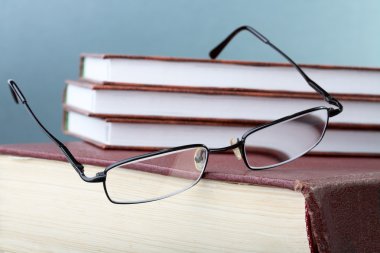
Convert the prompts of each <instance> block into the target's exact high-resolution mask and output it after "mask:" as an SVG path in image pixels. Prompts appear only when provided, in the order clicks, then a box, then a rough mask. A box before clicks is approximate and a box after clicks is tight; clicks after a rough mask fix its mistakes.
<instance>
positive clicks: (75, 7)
mask: <svg viewBox="0 0 380 253" xmlns="http://www.w3.org/2000/svg"><path fill="white" fill-rule="evenodd" d="M379 13H380V2H379V1H377V0H373V1H369V0H367V1H353V0H335V1H329V0H319V1H305V0H293V1H289V0H266V1H253V0H249V1H242V0H234V1H220V0H188V1H184V0H160V1H154V0H151V1H148V0H139V1H137V0H136V1H127V0H118V1H117V0H109V1H105V0H104V1H100V0H96V1H95V0H77V1H74V0H33V1H30V0H0V38H1V40H0V53H1V56H0V84H1V85H0V108H1V112H0V120H1V124H0V132H1V137H0V143H17V142H35V141H46V140H47V139H46V137H45V136H44V135H42V134H41V133H40V131H39V130H38V128H37V127H35V125H34V123H33V122H32V121H31V120H30V119H29V118H28V116H27V114H26V113H25V111H24V110H23V108H20V107H18V106H16V105H14V104H13V103H12V101H11V98H10V96H9V94H8V90H7V87H6V85H5V84H6V80H7V79H8V78H13V79H15V80H16V81H17V82H18V83H19V85H20V86H22V88H23V90H24V93H25V94H26V95H27V97H28V98H29V101H30V102H31V105H32V107H33V108H34V109H35V111H36V112H37V113H38V115H39V116H40V117H41V119H42V120H43V122H45V123H46V125H47V127H48V128H49V129H51V131H52V132H53V133H54V134H57V135H58V137H60V138H62V139H63V140H72V139H73V138H70V137H67V136H64V135H63V134H62V131H61V117H62V116H61V115H62V112H61V96H62V91H63V87H64V86H63V84H64V80H65V79H75V78H77V77H78V65H79V61H78V60H79V54H80V53H81V52H92V53H125V54H137V55H163V56H178V57H207V53H208V51H209V49H211V48H212V47H213V46H214V45H216V44H217V43H218V42H219V41H220V40H221V39H223V38H224V36H226V35H227V34H228V33H229V32H231V31H232V30H233V29H234V28H236V27H237V26H240V25H242V24H249V25H251V26H253V27H255V28H257V29H258V30H259V31H261V32H262V33H263V34H265V35H266V36H267V37H268V38H270V39H271V41H272V42H274V43H275V44H276V45H277V46H278V47H280V48H281V49H283V50H284V51H285V52H286V53H287V54H289V55H290V56H291V57H292V58H294V59H295V60H296V61H297V62H300V63H316V64H334V65H360V66H375V67H380V32H379V31H380V29H379V27H380V15H379ZM222 58H228V59H242V60H263V61H277V60H278V58H277V57H276V56H275V54H273V53H272V52H270V50H268V49H267V48H265V47H264V46H263V45H260V43H258V42H256V41H255V40H254V39H252V38H251V36H249V34H248V33H246V34H241V35H240V36H239V37H238V38H237V40H236V41H235V42H233V43H232V45H231V46H230V47H228V49H227V50H226V51H225V53H224V54H223V55H222Z"/></svg>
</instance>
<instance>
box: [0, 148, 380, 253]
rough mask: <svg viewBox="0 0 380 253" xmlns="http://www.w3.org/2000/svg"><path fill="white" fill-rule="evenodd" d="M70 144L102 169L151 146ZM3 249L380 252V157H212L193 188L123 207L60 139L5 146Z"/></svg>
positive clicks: (1, 167) (0, 163)
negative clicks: (258, 162) (270, 164)
mask: <svg viewBox="0 0 380 253" xmlns="http://www.w3.org/2000/svg"><path fill="white" fill-rule="evenodd" d="M67 146H68V147H69V149H70V150H71V151H72V153H73V154H74V155H75V156H76V157H77V158H78V160H79V161H80V162H81V163H83V164H86V171H90V173H96V172H98V171H101V170H102V168H104V166H107V165H109V164H111V163H113V162H115V161H117V160H120V159H124V158H128V157H131V156H134V155H137V154H141V151H134V150H129V151H121V150H117V151H115V150H101V149H98V148H96V147H94V146H92V145H88V144H85V143H82V142H72V143H68V144H67ZM0 153H1V156H0V180H1V184H0V189H1V190H0V200H1V203H2V204H1V205H0V238H1V240H0V241H1V243H0V250H2V251H20V248H22V250H23V251H39V252H49V251H52V250H57V249H59V250H60V251H63V252H68V251H75V252H82V251H86V252H99V251H107V252H120V251H123V252H136V251H138V252H141V251H144V252H163V251H164V252H185V251H186V252H188V251H190V252H194V251H196V252H221V251H222V252H378V251H380V242H379V240H377V239H378V238H379V237H380V230H379V229H378V228H379V226H380V209H379V198H378V193H379V191H380V172H379V167H378V166H379V159H378V158H358V157H345V158H342V157H334V158H326V157H302V158H300V159H297V160H295V161H293V162H292V163H289V164H287V165H284V166H281V167H277V168H273V169H270V170H264V171H251V170H249V169H247V168H246V167H245V166H244V164H243V163H241V162H239V161H236V159H235V157H234V156H233V155H232V154H227V153H226V154H213V155H212V156H210V161H209V165H208V168H207V170H206V174H205V177H204V178H203V179H202V180H201V182H200V183H199V184H198V185H196V186H194V187H193V188H192V189H190V190H189V191H186V192H184V193H182V194H179V195H176V196H174V197H171V198H168V199H165V200H161V201H157V202H152V203H149V204H140V205H114V204H112V203H110V202H108V200H107V199H106V197H105V195H104V192H103V189H102V186H101V185H100V184H87V183H84V182H82V181H80V180H78V176H77V174H76V173H75V171H74V170H73V169H72V168H71V167H70V165H69V164H68V163H63V162H60V161H64V160H65V157H64V156H63V154H61V153H60V152H59V151H58V150H57V149H56V147H55V146H54V145H53V144H46V143H43V144H13V145H1V146H0Z"/></svg>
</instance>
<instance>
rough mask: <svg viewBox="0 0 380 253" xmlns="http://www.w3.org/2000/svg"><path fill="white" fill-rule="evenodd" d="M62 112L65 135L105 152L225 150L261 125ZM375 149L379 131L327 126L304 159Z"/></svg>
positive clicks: (72, 109)
mask: <svg viewBox="0 0 380 253" xmlns="http://www.w3.org/2000/svg"><path fill="white" fill-rule="evenodd" d="M64 109H65V111H64V119H63V129H64V132H65V133H66V134H69V135H73V136H75V137H79V138H81V139H83V140H86V141H88V142H90V143H93V144H95V145H96V146H98V147H102V148H105V149H130V148H134V149H135V148H139V149H157V148H162V147H174V146H180V145H186V144H195V143H202V144H205V145H207V146H208V147H210V148H219V147H225V146H228V145H229V142H230V140H231V138H240V137H241V136H242V135H243V134H244V133H245V132H246V131H248V130H249V129H251V128H253V127H255V126H258V125H259V124H264V123H266V122H265V121H257V120H231V119H217V120H213V119H207V120H206V119H202V118H179V117H141V116H125V117H104V116H103V115H97V114H93V113H91V112H87V111H84V110H81V109H78V108H75V107H72V106H67V105H64ZM269 138H272V139H269ZM273 138H274V139H273ZM276 138H277V136H270V137H268V142H269V143H270V142H274V143H275V142H276ZM379 143H380V129H379V127H378V126H371V125H347V124H338V123H336V124H334V123H331V124H329V126H328V129H327V131H326V133H325V136H324V138H323V139H322V141H321V143H319V145H317V146H316V147H315V148H314V149H313V150H312V151H311V152H310V153H309V154H314V155H360V156H380V145H379Z"/></svg>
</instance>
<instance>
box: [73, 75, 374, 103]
mask: <svg viewBox="0 0 380 253" xmlns="http://www.w3.org/2000/svg"><path fill="white" fill-rule="evenodd" d="M66 83H67V84H70V85H76V86H81V87H86V88H89V89H93V90H134V91H155V92H174V93H193V94H206V95H231V96H250V97H274V98H295V99H297V98H299V99H313V100H315V99H321V96H320V95H319V94H318V93H316V92H294V91H287V90H282V91H280V90H260V89H247V88H232V87H195V86H181V85H176V86H171V85H151V84H136V83H117V82H108V81H104V82H97V81H93V80H86V79H80V80H76V81H74V80H66ZM331 95H333V96H335V97H336V98H338V99H340V100H347V101H360V102H361V101H363V102H380V95H371V94H344V93H339V94H335V93H331Z"/></svg>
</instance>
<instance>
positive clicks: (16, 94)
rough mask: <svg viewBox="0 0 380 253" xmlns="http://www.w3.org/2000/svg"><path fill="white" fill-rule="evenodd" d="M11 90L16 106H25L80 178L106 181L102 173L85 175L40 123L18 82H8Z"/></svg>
mask: <svg viewBox="0 0 380 253" xmlns="http://www.w3.org/2000/svg"><path fill="white" fill-rule="evenodd" d="M8 84H9V88H10V91H11V94H12V97H13V99H14V101H15V102H16V104H19V103H20V102H21V103H22V104H24V106H25V107H26V109H27V111H28V112H29V114H30V115H31V116H32V118H33V119H34V120H35V122H36V123H37V124H38V125H39V126H40V128H41V129H42V130H43V132H44V133H45V134H46V135H47V136H48V137H49V138H50V139H51V140H52V141H53V142H54V143H55V144H56V145H57V146H58V147H59V148H60V149H61V151H62V153H63V154H64V155H65V157H66V160H67V161H68V162H69V163H70V164H71V165H72V166H73V167H74V169H75V171H76V172H77V173H78V174H79V176H80V177H81V178H82V179H83V180H84V181H86V182H89V183H94V182H102V181H104V175H103V174H102V172H100V173H98V174H96V176H94V177H87V176H86V175H85V174H84V166H83V165H82V164H81V163H80V162H78V161H77V160H76V159H75V157H74V155H73V154H72V153H71V152H70V150H69V149H68V148H67V147H66V146H65V145H64V144H63V143H62V142H61V141H59V140H58V139H57V138H56V137H55V136H54V135H53V134H51V133H50V132H49V131H48V130H47V129H46V127H45V126H44V125H43V124H42V123H41V122H40V120H39V119H38V118H37V116H36V115H35V114H34V112H33V110H32V109H31V108H30V106H29V104H28V102H27V100H26V98H25V96H24V95H23V93H22V92H21V90H20V88H19V87H18V86H17V84H16V82H15V81H13V80H8Z"/></svg>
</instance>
